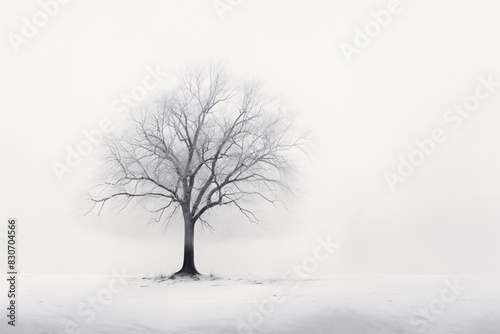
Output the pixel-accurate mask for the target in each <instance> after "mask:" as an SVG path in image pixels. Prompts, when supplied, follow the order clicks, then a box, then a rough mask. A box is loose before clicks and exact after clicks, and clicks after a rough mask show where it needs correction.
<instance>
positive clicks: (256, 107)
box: [91, 65, 305, 276]
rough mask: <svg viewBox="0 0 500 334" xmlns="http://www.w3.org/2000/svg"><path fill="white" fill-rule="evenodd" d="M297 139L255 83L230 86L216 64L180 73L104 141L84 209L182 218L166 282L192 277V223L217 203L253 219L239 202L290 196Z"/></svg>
mask: <svg viewBox="0 0 500 334" xmlns="http://www.w3.org/2000/svg"><path fill="white" fill-rule="evenodd" d="M304 141H305V136H304V134H303V133H298V132H296V131H294V130H293V119H291V118H289V117H287V116H286V114H285V113H284V112H283V111H282V109H281V107H280V105H279V104H277V103H275V102H274V100H273V99H269V98H267V97H266V96H265V94H264V93H263V91H262V87H261V85H258V84H249V83H238V82H236V81H235V80H233V79H232V78H231V77H230V76H229V75H228V73H227V71H226V69H225V67H224V66H221V65H210V66H207V67H205V68H197V69H188V70H187V71H186V72H185V73H184V74H183V75H181V76H180V77H179V82H178V86H177V87H176V89H174V90H172V91H171V92H169V93H168V94H166V95H165V96H164V97H163V98H162V99H160V100H157V101H155V102H151V103H148V104H145V105H143V106H142V107H141V108H139V109H138V110H137V112H136V113H135V114H134V116H133V117H132V121H131V124H130V128H129V129H128V131H127V132H126V133H124V134H123V135H121V136H119V137H118V136H113V137H112V138H110V140H109V142H108V143H109V144H108V147H109V150H108V155H107V156H106V168H105V175H104V182H103V183H102V184H100V185H98V186H97V189H94V190H93V194H92V195H91V198H92V201H93V206H92V208H95V207H97V210H98V212H99V213H100V212H101V210H102V208H103V207H104V206H105V204H106V203H108V201H111V200H118V201H119V204H120V205H122V206H123V207H126V206H127V205H128V204H129V203H131V202H133V201H137V202H138V203H141V204H142V205H143V207H144V208H146V209H147V210H148V211H149V212H150V213H151V219H152V220H153V221H155V222H162V223H165V224H167V225H168V223H169V222H170V221H171V220H172V219H173V218H174V217H176V216H178V215H177V213H178V214H179V215H182V217H183V220H184V229H185V230H184V231H185V232H184V234H185V237H184V262H183V265H182V268H181V269H180V270H179V271H178V272H177V273H176V274H174V276H193V275H198V274H199V273H198V271H197V269H196V266H195V262H194V229H195V225H196V223H197V222H201V223H202V224H205V225H207V226H210V223H209V221H208V220H207V216H208V215H209V214H210V212H211V211H212V210H214V209H215V208H217V207H221V206H225V205H232V206H234V207H236V208H237V209H239V211H240V212H241V213H242V214H244V215H245V216H246V217H247V218H248V219H249V220H250V221H257V217H256V216H255V215H254V213H253V212H252V210H250V209H249V208H248V207H245V201H244V200H245V199H248V198H249V197H259V198H261V199H263V200H264V201H267V202H270V203H275V201H278V200H279V197H278V195H279V192H280V191H283V190H285V191H290V190H291V188H290V187H289V184H288V182H289V180H290V178H289V176H290V175H291V174H292V173H293V171H294V163H292V161H293V160H292V158H293V156H292V154H290V153H291V151H292V150H293V149H294V148H300V147H301V146H302V144H303V143H304Z"/></svg>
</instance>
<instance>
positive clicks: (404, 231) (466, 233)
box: [0, 0, 500, 275]
mask: <svg viewBox="0 0 500 334" xmlns="http://www.w3.org/2000/svg"><path fill="white" fill-rule="evenodd" d="M388 2H389V1H362V0H356V1H353V0H349V1H347V0H346V1H326V0H325V1H309V2H304V1H284V0H283V1H264V0H247V1H245V0H243V1H242V2H241V4H240V5H239V6H236V7H235V8H234V11H232V12H228V13H226V15H225V20H223V21H222V20H220V19H219V17H218V16H217V13H216V11H215V10H214V8H213V6H212V5H213V4H212V1H210V0H204V1H181V0H179V1H165V0H148V1H139V0H134V1H129V0H120V1H103V0H92V1H89V0H85V1H78V0H73V1H72V2H71V3H69V4H67V5H64V6H63V7H62V8H61V9H60V11H59V13H57V15H56V16H55V17H53V18H51V19H50V22H49V23H48V25H47V26H45V27H43V28H42V29H40V31H39V33H38V34H37V35H36V36H35V37H34V38H32V39H30V40H29V42H28V43H27V44H25V45H21V46H20V50H19V52H18V53H14V52H13V50H12V46H11V44H10V42H9V39H8V34H9V33H11V32H13V33H20V31H21V27H22V24H23V23H22V18H23V17H27V18H31V17H32V15H33V14H34V13H36V12H37V11H39V5H38V4H37V1H6V0H2V1H1V2H0V3H1V7H2V8H1V10H0V27H1V37H2V38H1V39H0V43H1V57H2V59H4V61H3V62H2V66H1V73H0V85H1V86H0V88H1V90H0V94H1V95H0V96H1V102H0V103H1V107H2V108H1V110H2V111H1V119H0V133H1V141H0V142H1V144H0V145H1V155H2V159H3V161H2V164H1V165H0V173H1V175H2V178H3V179H2V184H3V186H2V189H1V193H0V195H1V197H0V200H1V203H2V204H1V206H0V208H1V215H0V217H1V219H2V220H4V221H5V222H6V219H7V217H10V216H15V217H17V218H18V219H19V224H20V231H19V233H20V237H19V243H20V245H19V247H20V265H21V271H24V272H26V273H28V272H32V273H74V274H82V273H87V274H95V273H109V272H110V271H111V270H112V269H113V268H117V269H119V268H125V269H126V271H128V272H130V273H132V274H145V273H150V274H156V273H159V272H160V271H164V272H173V271H174V270H176V269H178V266H180V263H181V261H182V255H181V243H180V241H181V235H182V229H181V224H176V226H173V227H172V228H171V229H169V230H168V231H167V232H166V233H163V232H162V230H161V228H149V229H146V228H144V224H145V223H146V222H147V216H146V215H145V214H144V212H142V211H140V210H136V211H126V212H124V213H122V214H121V215H118V216H117V215H116V214H115V213H110V214H107V215H104V216H102V217H101V218H100V219H99V218H96V217H94V216H87V217H81V216H80V214H81V213H82V210H81V208H80V206H79V204H78V201H79V199H80V198H81V197H80V196H81V193H82V192H84V191H86V190H87V189H88V187H89V185H90V184H91V180H92V179H93V178H95V176H96V175H97V169H98V166H99V164H98V161H97V159H96V158H97V154H93V155H91V156H89V157H86V158H84V160H83V162H82V164H81V165H80V166H78V167H77V168H75V170H74V171H73V173H72V174H71V175H66V176H65V177H64V180H63V182H59V181H58V180H57V178H56V176H55V174H54V172H53V171H52V167H51V164H52V162H53V161H59V162H63V161H64V159H65V155H66V146H70V147H73V148H74V147H75V146H76V145H77V144H78V143H79V142H80V141H81V140H82V139H84V137H83V134H82V132H83V131H84V130H85V129H87V130H90V129H92V128H96V127H97V126H98V124H99V122H100V121H101V120H102V119H103V118H111V119H112V120H113V121H114V122H115V124H116V125H118V124H119V122H120V121H119V119H117V118H116V117H115V115H114V114H113V113H112V111H111V105H112V103H113V101H114V100H115V99H117V98H118V97H120V95H121V94H123V93H129V92H130V90H131V89H132V88H133V87H134V86H136V85H137V84H140V83H141V81H142V78H143V77H144V76H145V75H146V68H147V67H152V68H154V67H156V66H157V65H158V66H160V68H162V69H163V70H165V71H167V70H171V71H175V70H178V69H182V68H183V66H184V65H186V64H188V63H194V64H203V63H206V62H208V61H217V60H221V59H222V60H227V61H229V63H230V67H231V68H232V70H233V71H234V73H236V74H237V75H240V76H243V77H248V76H251V77H255V78H258V79H260V80H263V81H264V82H266V84H267V87H268V88H269V89H270V90H271V91H273V92H275V93H277V94H278V95H280V96H283V97H284V98H285V99H286V100H287V102H288V107H289V109H290V110H292V111H295V112H297V113H298V114H299V115H300V117H301V119H302V120H303V122H304V123H306V124H308V125H309V126H310V127H311V128H312V129H313V130H314V135H315V137H316V142H317V147H316V148H315V153H314V156H313V158H312V159H311V162H310V163H308V165H307V166H306V168H305V169H304V172H303V177H302V179H301V181H300V184H299V187H300V188H301V189H302V190H303V192H304V194H302V195H300V196H301V199H300V200H296V201H293V202H290V203H289V209H290V210H289V212H286V211H284V210H281V211H278V212H275V211H274V209H273V208H272V207H266V209H264V208H262V209H261V210H263V212H262V216H263V217H265V218H266V219H265V221H264V222H263V223H264V224H265V226H266V229H263V228H260V227H257V226H255V225H252V224H250V223H247V222H246V221H245V220H244V219H243V218H242V217H240V216H237V215H233V214H231V213H230V212H226V211H224V212H221V214H219V215H217V216H214V220H216V227H217V228H218V229H220V231H218V232H213V233H211V232H209V231H203V232H202V231H197V234H196V241H197V244H196V252H197V264H198V267H199V269H200V271H202V272H210V271H213V272H215V273H218V274H229V273H238V274H245V273H254V274H260V275H279V274H280V273H282V272H284V271H285V270H286V269H288V267H289V266H290V265H291V264H293V263H300V262H301V261H302V260H303V259H304V256H309V255H311V254H312V251H313V249H314V247H315V245H316V242H315V239H316V237H325V236H326V235H328V234H330V235H332V237H333V238H334V239H335V240H338V241H340V242H342V246H341V248H340V249H338V250H337V251H336V253H335V254H334V256H333V257H332V258H331V260H329V261H328V262H327V263H324V264H322V268H321V269H320V271H319V273H334V274H336V273H405V274H406V273H407V274H415V273H418V274H442V273H468V274H477V273H484V274H485V273H500V269H499V267H498V266H496V265H495V264H496V262H497V256H498V254H499V252H500V242H498V239H499V237H500V213H499V210H498V207H499V206H498V201H500V190H499V189H500V173H499V170H500V149H499V143H500V132H499V131H498V127H499V125H500V124H499V123H500V115H499V114H498V113H497V112H496V111H497V110H498V108H499V106H500V90H499V91H498V92H497V93H495V94H494V95H492V96H491V97H490V98H489V99H487V100H486V101H484V102H482V104H481V106H480V107H479V109H478V111H477V112H476V113H474V114H473V115H472V116H471V117H470V118H469V119H467V120H466V121H464V123H463V125H462V126H461V127H460V128H459V129H457V130H449V131H448V132H447V133H448V135H449V138H448V140H447V141H446V142H445V143H444V144H441V145H439V146H438V148H437V150H436V152H435V154H434V155H432V156H431V157H430V158H429V159H427V161H426V162H425V163H424V164H423V165H422V166H420V167H418V168H417V171H416V172H415V174H414V175H412V176H411V177H409V178H408V179H407V181H406V182H405V183H404V184H399V185H398V187H397V191H395V192H391V190H390V188H389V187H388V185H387V183H386V181H385V179H384V173H385V172H386V171H388V170H391V171H394V170H395V169H396V167H397V163H398V156H399V155H403V156H408V155H409V153H410V152H411V151H412V150H413V149H414V148H415V145H414V144H413V142H414V140H416V139H422V138H426V137H428V136H429V135H430V133H431V131H432V130H433V129H434V128H436V127H440V126H443V125H445V123H444V122H443V120H442V116H443V114H444V112H445V111H446V110H447V109H448V108H450V107H452V106H453V104H454V103H459V102H461V101H462V100H463V99H464V98H465V97H466V96H468V95H470V94H472V93H473V92H474V89H475V87H476V86H477V84H478V80H477V78H478V77H479V76H487V75H489V74H493V77H494V78H497V79H499V80H500V60H499V59H500V44H499V43H498V41H499V37H500V21H499V20H498V12H499V10H500V3H497V2H494V1H487V0H483V1H477V0H476V1H457V0H442V1H439V2H437V1H430V0H421V1H411V0H406V1H405V0H402V1H401V3H402V6H403V12H402V13H401V14H398V15H396V16H394V17H393V18H392V21H391V23H390V24H389V25H388V26H387V27H385V28H383V30H382V31H381V33H380V34H379V35H378V36H377V37H375V38H374V39H373V41H372V42H371V44H370V45H369V46H368V47H366V48H365V49H363V50H361V52H360V54H359V55H355V56H354V58H353V62H352V63H351V64H347V62H346V60H345V58H344V57H343V55H342V52H341V51H340V47H339V45H340V43H342V42H348V43H351V44H352V41H353V38H354V28H355V27H356V26H359V27H363V26H364V25H365V24H366V23H367V22H369V21H371V20H372V18H371V16H370V11H373V10H375V11H378V10H381V9H383V8H386V7H387V3H388ZM96 151H97V150H96ZM5 225H6V223H5V224H2V225H1V227H0V231H1V233H5ZM3 242H4V241H2V243H3ZM3 248H4V247H2V249H3ZM1 261H2V262H1V263H4V262H3V261H5V259H4V256H2V258H1Z"/></svg>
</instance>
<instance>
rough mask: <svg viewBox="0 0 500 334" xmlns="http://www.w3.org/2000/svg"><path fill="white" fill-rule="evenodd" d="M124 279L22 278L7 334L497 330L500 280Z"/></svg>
mask: <svg viewBox="0 0 500 334" xmlns="http://www.w3.org/2000/svg"><path fill="white" fill-rule="evenodd" d="M118 276H119V275H118ZM118 276H117V277H115V278H110V277H76V276H55V277H54V276H21V277H20V279H19V285H18V290H19V292H20V296H19V299H18V309H17V326H16V327H15V328H12V327H11V326H6V321H5V316H3V317H2V318H3V319H4V320H3V321H2V327H0V328H2V330H1V333H18V334H38V333H40V334H49V333H54V334H60V333H61V334H62V333H82V334H85V333H113V334H115V333H116V334H132V333H134V334H135V333H162V334H165V333H220V334H222V333H284V334H285V333H287V334H288V333H300V334H302V333H311V334H327V333H328V334H329V333H333V334H403V333H429V334H431V333H439V334H452V333H454V334H465V333H467V334H469V333H470V334H497V333H500V283H499V282H500V281H499V280H498V278H499V277H492V276H481V277H479V276H474V277H471V276H466V277H437V276H418V277H417V276H328V277H319V278H315V279H304V280H301V279H296V280H289V281H285V280H283V279H277V280H270V279H258V278H252V279H248V278H245V279H242V278H231V279H211V278H207V279H204V280H201V281H197V282H193V281H189V282H186V281H172V280H163V281H162V280H158V279H156V280H153V279H140V278H133V277H127V278H122V277H118ZM4 298H5V297H4ZM4 305H6V304H5V303H4Z"/></svg>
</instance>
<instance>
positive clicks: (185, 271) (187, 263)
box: [173, 213, 200, 276]
mask: <svg viewBox="0 0 500 334" xmlns="http://www.w3.org/2000/svg"><path fill="white" fill-rule="evenodd" d="M199 274H200V273H199V272H198V270H196V266H195V264H194V222H193V221H192V219H191V217H190V214H189V213H184V262H183V264H182V268H181V270H179V271H178V272H176V273H175V274H174V275H173V276H196V275H199Z"/></svg>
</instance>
